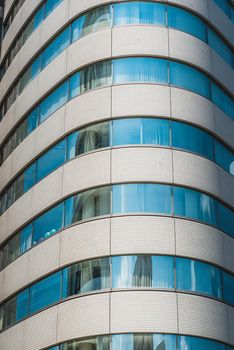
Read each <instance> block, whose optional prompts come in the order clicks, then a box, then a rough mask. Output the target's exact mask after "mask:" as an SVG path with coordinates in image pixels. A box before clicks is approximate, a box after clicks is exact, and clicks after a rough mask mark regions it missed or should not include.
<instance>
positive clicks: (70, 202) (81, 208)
mask: <svg viewBox="0 0 234 350" xmlns="http://www.w3.org/2000/svg"><path fill="white" fill-rule="evenodd" d="M110 194H111V188H110V187H101V188H96V189H94V190H90V191H85V192H82V193H80V194H78V195H75V196H73V197H70V198H68V199H67V200H66V215H65V225H66V226H67V225H70V224H72V223H74V222H78V221H81V220H85V219H88V218H92V217H96V216H100V215H107V214H110Z"/></svg>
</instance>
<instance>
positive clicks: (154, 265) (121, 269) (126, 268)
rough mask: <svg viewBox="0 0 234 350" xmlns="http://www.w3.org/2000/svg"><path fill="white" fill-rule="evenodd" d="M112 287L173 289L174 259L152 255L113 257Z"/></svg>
mask: <svg viewBox="0 0 234 350" xmlns="http://www.w3.org/2000/svg"><path fill="white" fill-rule="evenodd" d="M112 287H113V288H129V287H153V288H173V287H174V263H173V258H172V257H165V256H150V255H138V256H116V257H113V259H112Z"/></svg>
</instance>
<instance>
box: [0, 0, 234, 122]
mask: <svg viewBox="0 0 234 350" xmlns="http://www.w3.org/2000/svg"><path fill="white" fill-rule="evenodd" d="M112 7H113V10H112ZM112 13H113V18H112ZM166 14H167V15H166ZM167 18H168V23H167V22H166V20H167ZM112 23H113V24H114V25H120V24H125V25H126V24H139V23H140V24H151V25H152V24H156V25H161V26H166V25H167V26H169V27H171V28H175V29H178V30H181V31H184V32H187V33H188V34H191V35H193V36H195V37H198V38H199V39H201V40H203V41H205V42H206V43H207V44H208V45H209V46H210V47H211V48H212V49H213V50H214V51H215V52H216V53H217V54H219V55H220V56H221V57H222V58H223V59H224V60H225V61H226V63H228V64H229V65H231V66H233V52H232V49H231V48H230V47H229V46H228V45H227V44H225V43H224V41H223V39H222V38H221V36H220V35H218V34H217V33H216V32H215V31H214V30H213V29H212V28H211V27H210V26H209V25H208V24H206V22H204V21H203V20H202V19H200V18H199V17H198V16H197V15H194V14H192V13H191V12H189V11H187V10H184V9H182V8H177V7H175V6H171V5H163V4H160V3H152V2H138V1H135V2H130V3H129V2H124V3H117V4H114V5H112V6H111V5H105V6H101V7H98V8H96V9H94V10H91V11H88V12H87V13H85V14H84V15H82V16H80V17H78V19H76V20H74V21H73V22H72V23H71V24H69V25H68V26H67V27H66V28H65V29H64V30H63V31H62V32H60V33H59V34H58V35H57V36H56V37H55V39H54V40H53V41H52V42H51V43H49V44H48V45H47V46H46V48H45V49H43V51H42V52H41V53H40V54H39V55H38V56H37V57H36V58H35V60H34V61H33V62H32V63H30V64H29V65H28V66H27V68H26V69H25V71H24V73H23V74H22V75H21V77H20V78H19V79H17V80H16V82H15V83H14V84H13V86H12V88H11V89H10V90H9V91H8V92H7V94H6V97H5V98H4V101H3V102H2V104H1V108H0V115H1V119H2V118H3V117H4V115H5V114H6V112H7V111H8V109H9V108H10V106H11V105H12V104H13V103H14V101H15V100H16V98H17V97H18V96H19V95H20V94H21V93H22V91H23V90H24V88H25V87H26V86H27V85H28V84H29V82H30V81H31V80H32V79H34V78H35V77H36V76H37V75H38V74H39V73H40V71H41V70H42V69H44V68H45V67H46V65H48V64H49V63H50V62H51V61H52V60H53V59H54V58H55V57H56V56H58V55H59V54H60V53H61V52H62V51H63V50H64V49H66V48H67V47H68V46H69V45H71V44H72V43H73V42H74V41H76V40H78V39H80V38H81V37H83V36H85V35H87V34H89V33H91V32H96V31H97V30H100V29H102V28H104V27H111V25H112ZM198 29H199V30H198Z"/></svg>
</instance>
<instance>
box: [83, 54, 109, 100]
mask: <svg viewBox="0 0 234 350" xmlns="http://www.w3.org/2000/svg"><path fill="white" fill-rule="evenodd" d="M111 78H112V63H111V61H110V60H109V61H103V62H99V63H96V64H93V65H91V66H88V67H86V68H84V69H82V70H81V71H80V92H82V93H83V92H86V91H89V90H92V89H96V88H98V87H100V86H108V85H110V84H111Z"/></svg>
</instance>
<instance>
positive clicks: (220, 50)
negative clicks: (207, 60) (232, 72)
mask: <svg viewBox="0 0 234 350" xmlns="http://www.w3.org/2000/svg"><path fill="white" fill-rule="evenodd" d="M208 45H209V46H210V47H211V48H212V49H213V50H214V51H216V52H217V54H218V55H220V56H221V57H222V58H223V59H224V61H226V62H227V63H228V64H229V65H230V66H231V67H233V52H232V50H231V49H230V48H229V47H228V46H227V45H226V44H225V43H224V41H223V39H221V37H220V36H218V35H217V34H216V33H215V32H214V31H213V30H212V29H211V28H208Z"/></svg>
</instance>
